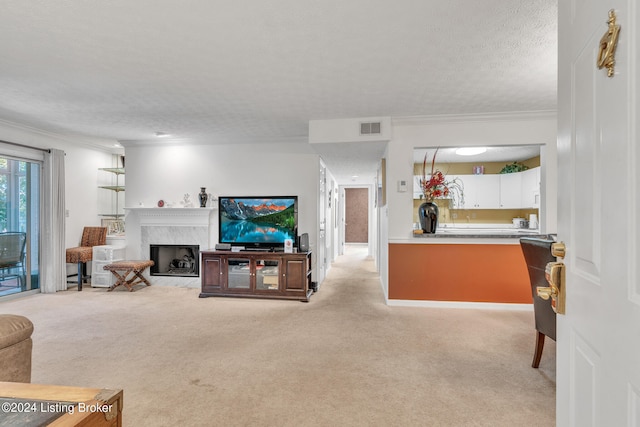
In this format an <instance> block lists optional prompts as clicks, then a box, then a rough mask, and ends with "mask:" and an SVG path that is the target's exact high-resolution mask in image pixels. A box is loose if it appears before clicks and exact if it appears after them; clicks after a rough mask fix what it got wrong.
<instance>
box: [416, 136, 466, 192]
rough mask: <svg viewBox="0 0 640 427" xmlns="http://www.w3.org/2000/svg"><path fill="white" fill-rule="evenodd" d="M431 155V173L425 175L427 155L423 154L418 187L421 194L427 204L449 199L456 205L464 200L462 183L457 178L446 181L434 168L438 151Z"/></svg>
mask: <svg viewBox="0 0 640 427" xmlns="http://www.w3.org/2000/svg"><path fill="white" fill-rule="evenodd" d="M439 149H440V148H439V147H438V148H436V152H435V153H433V159H431V173H429V175H427V157H428V155H429V153H428V152H427V153H425V155H424V161H423V162H422V179H421V180H420V186H421V187H422V194H424V198H425V200H426V201H427V202H433V200H434V199H446V198H450V199H452V200H453V202H454V204H458V203H459V202H461V201H462V200H463V199H464V188H463V185H462V181H460V180H459V179H458V178H453V179H452V180H447V179H446V178H445V175H444V174H443V173H442V172H441V171H440V170H438V169H436V168H435V164H436V154H438V150H439Z"/></svg>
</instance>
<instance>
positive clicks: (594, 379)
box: [556, 0, 640, 426]
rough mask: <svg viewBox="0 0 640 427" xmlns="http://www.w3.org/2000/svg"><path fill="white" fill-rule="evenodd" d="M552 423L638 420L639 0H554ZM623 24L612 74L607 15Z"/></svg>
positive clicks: (622, 423) (601, 423) (620, 423)
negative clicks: (561, 269) (557, 302)
mask: <svg viewBox="0 0 640 427" xmlns="http://www.w3.org/2000/svg"><path fill="white" fill-rule="evenodd" d="M558 7H559V19H558V24H559V56H558V58H559V68H558V69H559V75H558V240H562V241H564V242H565V243H566V258H565V261H564V262H565V263H566V293H567V294H566V297H567V299H566V315H564V316H562V315H560V316H558V330H557V405H556V410H557V412H556V414H557V423H556V424H557V425H558V426H605V425H607V426H638V425H640V284H639V283H638V282H639V280H638V279H640V274H639V273H640V262H638V244H639V243H640V236H639V230H640V227H639V226H638V224H637V222H638V196H637V192H638V189H639V188H640V185H639V184H640V182H639V181H638V172H637V165H638V162H639V160H640V157H639V153H640V149H638V148H637V144H638V141H637V139H638V138H637V134H636V123H638V122H639V117H638V111H640V110H639V109H638V105H637V104H638V99H637V96H638V86H637V84H638V81H637V76H638V68H637V58H638V42H637V39H638V30H637V28H638V24H639V22H638V21H639V17H638V9H637V6H636V3H635V2H624V1H618V0H615V1H609V2H602V1H598V0H585V1H582V2H575V1H560V2H558ZM610 9H615V13H616V14H617V22H618V24H620V26H621V31H620V39H619V43H618V47H617V51H616V62H615V74H614V76H613V77H608V76H607V72H606V70H604V69H598V68H597V67H596V59H597V58H598V55H599V46H600V40H601V37H602V36H603V34H604V33H605V32H606V31H607V28H608V27H607V21H608V13H609V10H610Z"/></svg>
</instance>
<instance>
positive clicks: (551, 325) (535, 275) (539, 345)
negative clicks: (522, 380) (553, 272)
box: [520, 237, 556, 368]
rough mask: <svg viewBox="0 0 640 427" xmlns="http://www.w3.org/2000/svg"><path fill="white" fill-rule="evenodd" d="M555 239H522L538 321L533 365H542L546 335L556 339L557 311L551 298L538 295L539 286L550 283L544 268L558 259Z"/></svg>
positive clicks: (521, 243) (535, 366)
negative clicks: (554, 246) (552, 247)
mask: <svg viewBox="0 0 640 427" xmlns="http://www.w3.org/2000/svg"><path fill="white" fill-rule="evenodd" d="M552 243H554V241H553V240H546V239H539V238H533V237H523V238H521V239H520V247H521V248H522V253H523V254H524V259H525V261H526V263H527V270H528V271H529V280H530V282H531V294H532V296H533V312H534V317H535V323H536V331H537V336H536V350H535V353H534V355H533V363H532V364H531V366H532V367H534V368H537V367H538V366H539V365H540V358H541V357H542V349H543V348H544V337H545V336H547V337H549V338H551V339H552V340H554V341H555V340H556V313H555V311H553V308H551V299H548V300H543V299H542V298H540V297H539V296H538V293H537V291H536V288H537V287H547V286H549V283H548V282H547V280H546V279H545V276H544V270H545V267H546V266H547V263H549V262H553V261H556V257H554V256H553V255H551V244H552Z"/></svg>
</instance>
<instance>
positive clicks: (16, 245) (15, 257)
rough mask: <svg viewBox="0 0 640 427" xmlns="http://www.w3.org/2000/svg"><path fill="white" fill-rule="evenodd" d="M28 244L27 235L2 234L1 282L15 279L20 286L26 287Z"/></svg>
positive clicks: (14, 232)
mask: <svg viewBox="0 0 640 427" xmlns="http://www.w3.org/2000/svg"><path fill="white" fill-rule="evenodd" d="M26 243H27V233H23V232H20V231H8V232H5V233H0V281H4V280H5V279H11V278H15V279H17V281H18V286H21V287H24V286H25V280H26V277H25V269H24V261H25V248H26ZM16 270H18V271H16Z"/></svg>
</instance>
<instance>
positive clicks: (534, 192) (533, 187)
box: [522, 167, 540, 208]
mask: <svg viewBox="0 0 640 427" xmlns="http://www.w3.org/2000/svg"><path fill="white" fill-rule="evenodd" d="M522 207H523V208H539V207H540V167H537V168H532V169H528V170H526V171H524V172H522Z"/></svg>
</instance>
